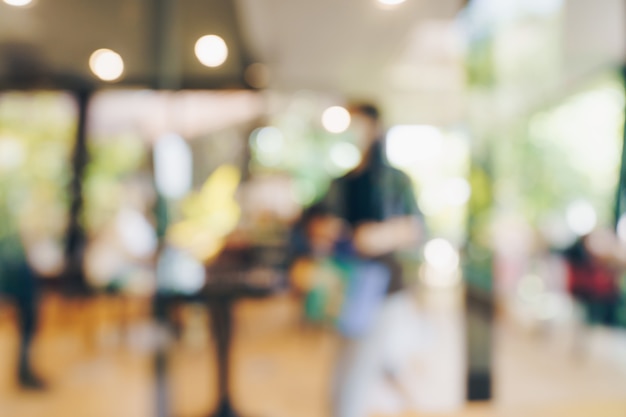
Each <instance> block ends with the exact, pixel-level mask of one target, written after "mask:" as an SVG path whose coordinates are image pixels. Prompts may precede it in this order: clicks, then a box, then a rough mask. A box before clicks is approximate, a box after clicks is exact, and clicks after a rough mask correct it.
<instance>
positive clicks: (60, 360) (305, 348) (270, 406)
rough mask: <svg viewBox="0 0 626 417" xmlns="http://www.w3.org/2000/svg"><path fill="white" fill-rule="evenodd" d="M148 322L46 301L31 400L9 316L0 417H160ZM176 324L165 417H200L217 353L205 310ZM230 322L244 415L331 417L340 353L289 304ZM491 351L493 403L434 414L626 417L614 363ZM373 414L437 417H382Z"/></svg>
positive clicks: (521, 343) (503, 342) (128, 306)
mask: <svg viewBox="0 0 626 417" xmlns="http://www.w3.org/2000/svg"><path fill="white" fill-rule="evenodd" d="M147 312H148V304H147V303H145V302H140V301H132V302H126V303H123V302H120V301H119V300H107V299H102V300H98V301H91V302H89V303H87V304H86V305H79V304H76V303H74V304H73V305H69V306H68V304H67V303H65V302H63V301H62V300H59V299H54V298H49V299H47V300H46V302H45V305H44V306H43V311H42V316H43V317H44V322H43V323H42V327H41V332H40V335H39V337H38V340H37V346H36V349H35V357H36V364H37V369H38V370H40V372H41V374H42V375H44V376H45V378H46V380H47V381H48V382H49V384H50V388H49V390H47V391H46V392H44V393H32V392H24V391H20V390H18V389H17V388H16V386H15V383H14V380H13V374H12V369H13V367H14V358H15V352H16V333H15V328H14V325H13V321H12V317H11V314H10V312H7V310H6V309H3V310H2V313H1V314H0V370H2V373H1V374H0V416H1V417H111V416H115V417H143V416H145V417H153V416H154V417H157V416H159V414H158V413H157V411H158V410H157V409H156V403H157V401H156V392H157V389H156V387H157V384H156V382H155V373H154V369H153V355H152V348H153V347H154V345H155V343H156V339H155V337H154V332H153V328H152V327H151V325H150V322H149V320H148V314H147ZM180 317H181V318H182V319H181V320H182V322H183V323H185V326H184V330H183V332H182V335H181V339H180V340H179V341H178V342H176V343H173V345H172V346H173V347H172V349H171V352H170V354H169V355H168V358H169V361H168V362H169V363H168V370H169V375H168V377H167V379H166V381H167V384H166V385H167V388H168V393H169V395H168V397H167V398H166V400H167V410H169V411H168V412H167V413H166V414H160V415H167V416H175V417H179V416H180V417H202V416H207V415H209V412H210V410H211V409H212V407H213V405H214V402H215V391H214V387H215V381H214V376H213V375H214V371H215V367H214V362H213V350H212V348H211V343H210V338H209V336H208V335H207V332H206V331H205V329H206V328H207V320H208V317H207V315H206V314H205V311H203V309H202V308H200V307H189V308H185V309H184V310H182V311H181V312H180ZM236 321H237V323H238V327H237V332H236V343H235V347H234V351H233V359H234V361H233V362H234V366H233V375H234V377H233V378H234V380H233V389H234V400H235V403H236V404H237V406H238V408H239V409H240V410H241V412H242V414H244V415H246V416H252V417H255V416H258V417H327V416H329V412H328V398H329V381H330V377H331V372H332V364H333V361H334V357H335V355H336V352H337V347H338V341H337V340H336V338H335V337H334V336H333V334H332V333H330V332H327V331H324V330H320V329H309V328H303V327H302V325H301V324H300V323H299V321H298V310H297V305H296V304H295V303H294V302H293V301H292V300H291V299H289V298H286V297H283V298H279V299H272V300H263V301H250V302H244V303H242V304H240V305H239V306H238V308H237V311H236ZM498 346H499V349H498V352H499V353H498V357H497V358H496V366H497V367H498V369H499V370H498V375H499V379H498V381H496V384H497V385H498V387H499V388H498V397H499V399H498V400H497V401H495V402H493V403H491V404H476V405H472V406H469V407H462V408H461V409H459V410H456V411H452V412H448V413H443V414H442V413H440V414H436V415H439V416H446V417H448V416H449V417H474V416H476V417H478V416H485V417H492V416H494V417H495V416H498V417H517V416H520V417H521V416H534V417H543V416H545V417H559V416H564V417H565V416H567V417H579V416H580V417H596V416H597V417H613V416H616V417H617V416H620V417H623V416H626V371H624V369H623V367H622V365H621V364H614V365H611V363H610V362H603V361H602V360H600V361H596V360H595V359H591V360H589V361H586V362H585V363H583V364H581V365H580V366H578V367H576V366H569V365H567V359H564V358H563V357H559V355H555V352H556V351H552V352H551V353H550V349H552V347H550V346H552V345H551V344H549V343H548V344H546V343H544V342H541V341H537V340H536V339H534V338H532V337H529V336H528V335H526V334H523V333H519V332H511V331H507V332H502V333H501V334H500V336H499V342H498ZM555 349H556V348H555ZM616 350H617V349H616ZM625 353H626V351H625ZM599 355H600V356H606V355H604V354H602V353H601V354H599ZM616 355H619V352H618V353H616ZM161 411H162V410H161ZM377 415H378V416H380V417H387V416H389V417H401V416H406V417H409V416H411V417H412V416H416V417H419V416H430V415H433V414H426V413H424V412H420V413H418V412H415V411H414V412H404V413H402V412H399V413H392V414H389V413H383V412H380V410H379V413H377Z"/></svg>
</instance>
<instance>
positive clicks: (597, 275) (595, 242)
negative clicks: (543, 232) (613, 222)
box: [564, 229, 623, 326]
mask: <svg viewBox="0 0 626 417" xmlns="http://www.w3.org/2000/svg"><path fill="white" fill-rule="evenodd" d="M619 248H621V245H620V243H619V242H618V239H617V237H616V236H615V234H614V233H613V232H611V231H610V230H603V229H598V230H594V231H593V232H591V233H589V234H588V235H585V236H582V237H580V238H579V239H577V240H576V242H574V244H573V245H572V246H570V247H569V248H568V249H566V250H565V253H564V257H565V261H566V264H567V272H568V288H569V291H570V293H571V294H572V296H573V297H574V299H575V300H576V301H577V302H579V303H580V305H581V306H582V307H583V309H584V312H585V317H586V320H587V322H588V323H590V324H601V325H608V326H613V325H615V324H616V323H617V310H618V308H619V302H620V300H619V286H618V282H617V278H618V270H619V268H620V264H622V263H623V260H622V258H623V256H622V253H621V252H622V251H623V249H622V250H619Z"/></svg>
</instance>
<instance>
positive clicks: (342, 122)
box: [322, 106, 350, 133]
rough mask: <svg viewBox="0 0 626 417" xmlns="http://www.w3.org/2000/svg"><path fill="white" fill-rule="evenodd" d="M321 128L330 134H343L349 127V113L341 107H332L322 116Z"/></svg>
mask: <svg viewBox="0 0 626 417" xmlns="http://www.w3.org/2000/svg"><path fill="white" fill-rule="evenodd" d="M322 126H324V129H326V130H328V131H329V132H331V133H341V132H345V131H346V129H348V126H350V113H349V112H348V110H346V109H345V108H343V107H341V106H332V107H329V108H327V109H326V110H324V113H323V114H322Z"/></svg>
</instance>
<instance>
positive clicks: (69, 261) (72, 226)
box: [64, 89, 92, 293]
mask: <svg viewBox="0 0 626 417" xmlns="http://www.w3.org/2000/svg"><path fill="white" fill-rule="evenodd" d="M74 94H75V97H76V101H77V104H78V125H77V127H76V140H75V144H74V153H73V155H72V180H71V182H70V187H69V196H70V210H69V223H68V228H67V235H66V242H65V258H66V269H65V276H64V278H65V284H66V285H67V289H68V290H69V291H70V292H71V293H84V292H85V291H86V290H87V283H86V281H85V276H84V273H83V254H84V247H85V240H86V238H85V231H84V230H83V227H82V225H81V223H80V219H81V217H82V211H83V177H84V173H85V167H86V165H87V162H88V160H89V154H88V152H87V112H88V107H89V100H90V98H91V94H92V92H91V90H87V89H85V90H79V91H76V92H75V93H74Z"/></svg>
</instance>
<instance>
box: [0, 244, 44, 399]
mask: <svg viewBox="0 0 626 417" xmlns="http://www.w3.org/2000/svg"><path fill="white" fill-rule="evenodd" d="M0 285H1V286H2V290H3V292H4V293H5V294H6V295H8V296H9V297H10V298H12V299H13V302H14V303H15V309H16V313H17V321H18V323H17V324H18V331H19V338H20V340H19V353H18V360H17V379H18V382H19V384H20V386H21V387H22V388H25V389H34V390H41V389H44V388H45V387H46V385H45V383H44V382H43V380H42V379H41V378H40V377H39V376H38V375H37V374H36V373H35V372H34V371H33V367H32V359H31V356H32V345H33V341H34V338H35V334H36V329H37V314H38V288H37V278H36V275H35V273H34V271H33V270H32V268H31V267H30V265H29V262H28V257H27V254H26V250H25V248H24V244H23V243H22V239H21V237H20V236H19V235H18V234H10V235H8V236H4V237H2V238H0Z"/></svg>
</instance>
